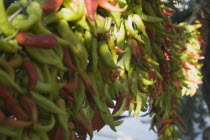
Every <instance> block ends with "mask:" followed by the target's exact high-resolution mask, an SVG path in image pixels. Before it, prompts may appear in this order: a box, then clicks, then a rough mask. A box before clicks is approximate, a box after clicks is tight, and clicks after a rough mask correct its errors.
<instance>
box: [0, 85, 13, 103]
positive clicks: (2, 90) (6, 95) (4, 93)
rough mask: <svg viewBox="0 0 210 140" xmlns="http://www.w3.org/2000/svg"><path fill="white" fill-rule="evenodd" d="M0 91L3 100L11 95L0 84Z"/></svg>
mask: <svg viewBox="0 0 210 140" xmlns="http://www.w3.org/2000/svg"><path fill="white" fill-rule="evenodd" d="M0 89H1V91H0V98H1V99H3V100H5V99H7V98H9V97H10V96H11V94H10V92H9V90H8V88H7V87H6V86H4V85H2V84H0Z"/></svg>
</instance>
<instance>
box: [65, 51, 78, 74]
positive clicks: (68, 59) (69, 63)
mask: <svg viewBox="0 0 210 140" xmlns="http://www.w3.org/2000/svg"><path fill="white" fill-rule="evenodd" d="M62 50H63V63H64V65H66V66H67V67H68V68H70V69H72V70H74V71H78V69H77V68H76V67H75V66H74V64H73V63H72V59H71V56H70V53H69V52H68V49H67V47H62Z"/></svg>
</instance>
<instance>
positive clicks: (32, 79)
mask: <svg viewBox="0 0 210 140" xmlns="http://www.w3.org/2000/svg"><path fill="white" fill-rule="evenodd" d="M23 68H24V69H25V70H26V72H27V74H28V77H29V81H28V85H27V89H32V88H34V87H35V86H36V84H37V81H38V72H37V70H36V67H35V66H34V64H33V63H32V62H31V61H28V60H26V61H24V62H23Z"/></svg>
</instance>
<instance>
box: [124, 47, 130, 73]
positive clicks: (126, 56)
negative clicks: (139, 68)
mask: <svg viewBox="0 0 210 140" xmlns="http://www.w3.org/2000/svg"><path fill="white" fill-rule="evenodd" d="M131 57H132V51H131V49H130V47H127V48H126V49H125V53H124V55H123V58H122V59H124V61H123V62H124V67H125V69H126V70H127V71H129V69H130V62H131Z"/></svg>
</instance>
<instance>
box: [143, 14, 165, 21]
mask: <svg viewBox="0 0 210 140" xmlns="http://www.w3.org/2000/svg"><path fill="white" fill-rule="evenodd" d="M140 16H141V19H142V20H143V21H146V22H162V21H163V19H162V18H159V17H155V16H149V15H147V14H145V13H143V12H142V13H141V15H140Z"/></svg>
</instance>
